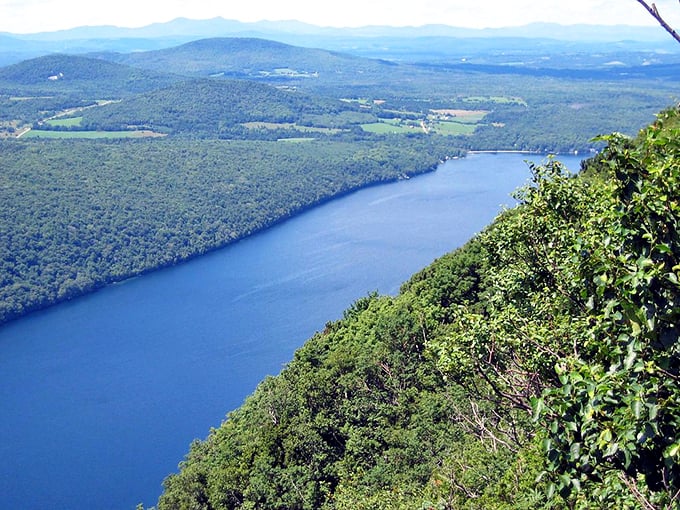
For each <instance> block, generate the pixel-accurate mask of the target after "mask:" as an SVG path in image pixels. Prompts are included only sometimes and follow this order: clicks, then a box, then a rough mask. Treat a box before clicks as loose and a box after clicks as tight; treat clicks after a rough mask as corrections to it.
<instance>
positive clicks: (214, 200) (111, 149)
mask: <svg viewBox="0 0 680 510" xmlns="http://www.w3.org/2000/svg"><path fill="white" fill-rule="evenodd" d="M0 150H2V154H3V160H2V168H3V172H2V173H1V174H0V197H1V200H0V204H1V205H0V237H1V238H2V239H3V242H2V243H0V264H2V267H1V268H0V277H1V280H0V296H1V298H0V320H7V319H9V318H12V317H14V316H17V315H21V314H23V313H25V312H26V311H30V310H32V309H35V308H38V307H41V306H44V305H46V304H49V303H53V302H56V301H61V300H63V299H68V298H71V297H74V296H77V295H79V294H82V293H83V292H87V291H90V290H93V289H96V288H99V287H101V286H102V285H104V284H106V283H110V282H114V281H120V280H122V279H124V278H128V277H130V276H134V275H137V274H140V273H142V272H146V271H149V270H152V269H154V268H158V267H163V266H167V265H170V264H174V263H177V262H178V261H181V260H186V259H187V258H189V257H192V256H195V255H198V254H201V253H205V252H206V251H209V250H212V249H215V248H218V247H220V246H223V245H224V244H226V243H228V242H231V241H234V240H237V239H240V238H242V237H244V236H247V235H249V234H251V233H253V232H256V231H258V230H261V229H263V228H265V227H267V226H270V225H272V224H273V223H275V222H277V221H280V220H282V219H285V218H287V217H289V216H291V215H293V214H295V213H297V212H300V211H302V210H304V209H306V208H308V207H311V206H313V205H315V204H318V203H320V202H322V201H325V200H328V199H330V198H332V197H334V196H337V195H340V194H343V193H347V192H349V191H351V190H354V189H357V188H359V187H362V186H366V185H368V184H375V183H378V182H385V181H392V180H396V179H400V178H404V177H407V176H409V175H415V174H417V173H421V172H424V171H427V170H429V169H432V168H433V167H434V166H436V164H437V163H438V162H439V161H440V160H441V159H442V158H444V157H446V156H448V155H455V151H453V152H452V149H451V148H450V147H448V146H447V145H446V144H445V143H442V140H441V139H427V140H422V141H417V140H416V141H413V142H411V143H410V144H408V145H399V144H394V143H389V142H363V143H362V142H352V143H349V142H323V141H316V142H315V141H307V142H300V143H292V142H291V143H282V142H258V141H219V140H214V141H178V140H174V141H169V140H168V141H162V140H140V141H136V142H132V141H99V142H91V141H83V140H71V141H65V140H61V141H43V142H34V143H30V144H21V143H16V142H10V141H6V142H1V141H0Z"/></svg>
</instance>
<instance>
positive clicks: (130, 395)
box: [0, 153, 580, 509]
mask: <svg viewBox="0 0 680 510" xmlns="http://www.w3.org/2000/svg"><path fill="white" fill-rule="evenodd" d="M559 159H560V160H561V161H563V162H564V163H565V164H566V165H567V166H568V167H569V168H571V169H572V170H577V169H578V164H579V161H580V158H577V157H574V156H565V157H560V158H559ZM525 160H532V161H536V162H541V161H542V156H537V155H526V154H505V153H504V154H473V155H469V156H468V157H467V158H464V159H460V160H452V161H448V162H446V163H444V164H442V165H441V166H440V167H439V168H438V169H437V171H435V172H432V173H429V174H425V175H422V176H419V177H417V178H412V179H410V180H405V181H400V182H396V183H393V184H387V185H382V186H377V187H371V188H367V189H364V190H361V191H359V192H356V193H354V194H351V195H348V196H345V197H342V198H341V199H338V200H335V201H332V202H329V203H326V204H324V205H322V206H320V207H317V208H315V209H312V210H310V211H308V212H306V213H304V214H302V215H300V216H298V217H295V218H292V219H290V220H288V221H286V222H284V223H281V224H279V225H277V226H275V227H273V228H271V229H269V230H267V231H265V232H262V233H260V234H257V235H255V236H252V237H250V238H247V239H245V240H243V241H240V242H238V243H236V244H233V245H231V246H228V247H226V248H224V249H222V250H218V251H216V252H212V253H210V254H208V255H206V256H203V257H200V258H197V259H194V260H191V261H189V262H187V263H185V264H182V265H180V266H176V267H172V268H168V269H163V270H160V271H157V272H154V273H149V274H146V275H144V276H141V277H138V278H135V279H132V280H129V281H126V282H124V283H121V284H118V285H114V286H111V287H108V288H106V289H103V290H101V291H99V292H96V293H94V294H91V295H88V296H84V297H82V298H79V299H76V300H74V301H71V302H67V303H63V304H60V305H57V306H54V307H52V308H50V309H47V310H44V311H42V312H37V313H34V314H32V315H29V316H27V317H24V318H22V319H20V320H17V321H14V322H11V323H9V324H6V325H5V326H2V327H1V328H0V413H1V416H0V418H1V419H0V457H1V458H2V459H3V462H2V463H1V465H0V481H1V490H0V508H8V509H9V508H50V509H62V508H63V509H80V508H83V509H85V508H88V509H90V508H96V509H109V508H110V509H132V508H134V507H135V505H136V504H137V503H140V502H142V503H144V504H145V505H147V506H151V505H154V504H155V503H156V500H157V498H158V496H159V495H160V493H161V490H162V488H161V482H162V480H163V478H164V477H165V476H166V475H167V474H169V473H171V472H174V471H176V469H177V464H178V462H180V461H181V460H182V458H183V456H184V454H185V453H186V452H187V451H188V447H189V443H190V442H191V441H192V440H193V439H195V438H203V437H205V436H206V435H207V433H208V431H209V429H210V427H217V426H218V425H219V424H220V422H221V421H222V420H223V419H224V417H225V414H226V413H227V412H228V411H229V410H232V409H234V408H236V407H238V406H239V405H240V404H241V402H242V401H243V399H244V398H245V397H246V396H247V395H248V394H250V393H251V392H252V391H253V390H254V388H255V387H256V385H257V383H258V382H259V381H261V380H262V379H263V378H264V377H265V376H266V375H268V374H272V375H273V374H277V373H278V372H279V371H280V370H281V368H282V367H283V366H284V365H285V363H286V362H287V361H288V360H290V359H291V357H292V355H293V352H294V351H295V349H297V348H298V347H300V346H301V345H302V344H303V343H304V341H305V340H306V339H307V338H309V337H310V336H311V335H312V334H313V333H314V332H315V331H318V330H321V329H323V327H324V325H325V323H326V322H328V321H330V320H335V319H338V318H340V317H341V316H342V312H343V310H344V309H346V308H347V307H348V306H349V305H350V304H351V303H352V302H353V301H355V300H356V299H358V298H360V297H362V296H365V295H366V294H367V293H369V292H371V291H378V292H380V293H388V294H396V293H397V292H398V289H399V286H400V285H401V284H402V283H403V282H404V281H405V280H407V279H408V278H409V277H410V275H411V274H413V273H414V272H416V271H418V270H419V269H421V268H423V267H424V266H426V265H427V264H429V263H430V262H431V261H432V260H433V259H434V258H436V257H438V256H441V255H443V254H444V253H446V252H447V251H450V250H452V249H454V248H456V247H458V246H460V245H462V244H463V243H464V242H465V241H467V240H468V239H469V238H470V237H471V236H472V235H474V234H475V233H476V232H479V231H480V230H481V229H483V228H484V226H485V225H487V224H488V223H489V222H490V221H491V220H492V219H493V218H494V216H495V215H496V214H497V213H498V212H499V210H500V206H501V205H502V204H511V203H512V199H511V198H510V196H509V193H510V192H511V191H512V190H513V189H515V188H516V187H517V186H519V185H521V184H523V183H524V182H525V181H526V179H527V177H528V175H529V172H528V169H527V165H526V163H525V162H524V161H525Z"/></svg>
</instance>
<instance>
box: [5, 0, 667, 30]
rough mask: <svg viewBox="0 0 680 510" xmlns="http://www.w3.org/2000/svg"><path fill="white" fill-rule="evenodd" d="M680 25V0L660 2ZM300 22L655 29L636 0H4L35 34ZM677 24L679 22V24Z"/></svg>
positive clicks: (12, 21) (9, 17)
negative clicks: (180, 21)
mask: <svg viewBox="0 0 680 510" xmlns="http://www.w3.org/2000/svg"><path fill="white" fill-rule="evenodd" d="M655 3H656V5H657V7H658V8H659V10H660V11H661V13H662V14H664V15H665V16H666V17H667V18H668V20H669V21H671V22H673V25H674V26H676V27H677V26H678V25H679V24H680V5H679V4H678V2H677V0H655ZM216 16H221V17H223V18H226V19H235V20H240V21H259V20H292V19H296V20H299V21H304V22H307V23H311V24H315V25H321V26H335V27H357V26H365V25H394V26H419V25H424V24H429V23H441V24H446V25H452V26H459V27H473V28H484V27H500V26H517V25H524V24H526V23H529V22H533V21H548V22H558V23H563V24H576V23H590V24H608V25H613V24H627V25H652V24H654V21H653V20H652V18H651V17H650V16H649V14H647V12H646V11H645V10H644V9H643V7H642V6H641V5H640V4H638V3H637V2H636V1H635V0H416V1H414V0H336V1H330V2H328V1H324V0H0V32H13V33H32V32H42V31H51V30H58V29H65V28H72V27H76V26H83V25H117V26H122V27H140V26H144V25H148V24H151V23H154V22H164V21H170V20H172V19H174V18H178V17H185V18H191V19H207V18H213V17H216ZM675 21H677V22H675Z"/></svg>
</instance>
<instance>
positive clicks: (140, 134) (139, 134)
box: [21, 129, 166, 139]
mask: <svg viewBox="0 0 680 510" xmlns="http://www.w3.org/2000/svg"><path fill="white" fill-rule="evenodd" d="M160 136H166V135H162V134H159V133H154V132H153V131H47V130H42V129H31V130H30V131H27V132H25V133H24V134H22V135H21V137H22V138H58V139H66V138H71V139H73V138H89V139H93V138H149V137H160Z"/></svg>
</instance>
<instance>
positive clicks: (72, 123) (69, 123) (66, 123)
mask: <svg viewBox="0 0 680 510" xmlns="http://www.w3.org/2000/svg"><path fill="white" fill-rule="evenodd" d="M82 122H83V118H82V117H67V118H63V119H62V118H58V119H50V120H46V121H45V124H47V125H48V126H62V127H76V126H80V124H81V123H82Z"/></svg>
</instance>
